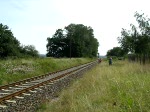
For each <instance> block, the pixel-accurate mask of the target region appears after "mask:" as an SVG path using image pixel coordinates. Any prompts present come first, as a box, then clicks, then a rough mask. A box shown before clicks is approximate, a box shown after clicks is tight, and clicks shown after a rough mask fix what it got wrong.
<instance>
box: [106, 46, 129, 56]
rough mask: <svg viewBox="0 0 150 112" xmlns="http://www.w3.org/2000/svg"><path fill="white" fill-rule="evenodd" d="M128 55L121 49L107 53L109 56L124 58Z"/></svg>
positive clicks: (117, 48)
mask: <svg viewBox="0 0 150 112" xmlns="http://www.w3.org/2000/svg"><path fill="white" fill-rule="evenodd" d="M126 53H127V52H125V51H124V50H123V49H122V48H121V47H114V48H113V49H110V50H108V51H107V56H116V57H123V56H124V55H125V54H126Z"/></svg>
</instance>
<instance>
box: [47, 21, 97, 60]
mask: <svg viewBox="0 0 150 112" xmlns="http://www.w3.org/2000/svg"><path fill="white" fill-rule="evenodd" d="M47 41H48V44H47V46H46V47H47V56H48V57H70V58H71V57H96V56H97V52H98V46H99V43H98V41H97V39H96V38H94V34H93V29H92V28H91V27H87V26H84V25H82V24H70V25H68V26H66V27H65V28H64V29H58V30H56V32H55V34H54V35H53V36H52V38H50V37H49V38H47Z"/></svg>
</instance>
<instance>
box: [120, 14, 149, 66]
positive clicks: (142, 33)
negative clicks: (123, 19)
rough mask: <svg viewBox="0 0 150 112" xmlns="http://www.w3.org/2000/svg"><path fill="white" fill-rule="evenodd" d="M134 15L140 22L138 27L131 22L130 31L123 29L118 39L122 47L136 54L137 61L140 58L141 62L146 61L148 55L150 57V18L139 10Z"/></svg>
mask: <svg viewBox="0 0 150 112" xmlns="http://www.w3.org/2000/svg"><path fill="white" fill-rule="evenodd" d="M134 16H135V17H136V21H137V22H138V27H136V26H135V25H133V24H131V30H130V31H127V30H125V29H122V32H121V37H119V38H118V41H119V43H120V44H121V48H122V49H124V50H126V51H127V52H128V53H130V54H134V56H136V58H137V61H138V60H140V62H141V60H143V63H145V60H146V57H150V25H149V20H150V19H148V18H145V17H144V14H139V13H137V12H136V13H135V15H134ZM139 58H140V59H139ZM134 60H135V59H134ZM149 60H150V59H149Z"/></svg>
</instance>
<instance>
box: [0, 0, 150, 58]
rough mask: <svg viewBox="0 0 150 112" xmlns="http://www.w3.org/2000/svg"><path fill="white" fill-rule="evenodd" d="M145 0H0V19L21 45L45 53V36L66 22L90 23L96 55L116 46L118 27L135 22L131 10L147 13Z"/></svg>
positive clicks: (118, 33) (147, 4)
mask: <svg viewBox="0 0 150 112" xmlns="http://www.w3.org/2000/svg"><path fill="white" fill-rule="evenodd" d="M149 4H150V1H149V0H0V23H2V24H3V25H7V26H9V28H10V29H11V31H12V32H13V34H14V36H15V37H16V38H17V39H18V40H19V41H20V43H21V44H24V45H34V46H35V47H36V49H37V50H38V51H39V53H41V54H46V44H47V40H46V39H47V37H52V35H53V34H54V33H55V31H56V29H58V28H62V29H63V28H64V27H65V26H67V25H69V24H70V23H75V24H83V25H85V26H91V27H92V28H93V30H94V35H95V38H97V39H98V41H99V44H100V46H99V53H100V55H106V53H107V51H108V50H109V49H112V48H113V47H116V46H119V44H118V41H117V37H119V36H120V32H121V29H122V28H126V29H129V28H130V27H129V26H130V23H134V22H135V18H134V13H135V12H136V11H138V12H139V13H142V12H143V13H145V14H146V15H148V17H150V7H149Z"/></svg>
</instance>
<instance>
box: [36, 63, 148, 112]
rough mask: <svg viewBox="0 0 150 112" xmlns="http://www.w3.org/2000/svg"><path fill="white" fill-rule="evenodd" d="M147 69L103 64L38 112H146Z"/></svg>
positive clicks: (118, 64)
mask: <svg viewBox="0 0 150 112" xmlns="http://www.w3.org/2000/svg"><path fill="white" fill-rule="evenodd" d="M149 68H150V65H145V66H142V65H139V64H137V63H128V62H123V61H120V62H119V61H118V62H117V61H116V62H114V63H113V65H112V66H109V65H108V63H106V62H102V63H101V64H99V65H98V66H96V67H95V68H94V69H92V70H90V71H89V72H88V73H85V75H84V77H83V78H81V79H79V80H76V81H74V83H73V84H72V85H71V86H70V87H69V88H67V89H65V90H64V91H62V92H61V93H60V96H59V98H58V100H56V101H53V100H52V101H51V102H46V104H43V106H42V107H44V108H41V109H40V110H38V112H149V111H150V69H149Z"/></svg>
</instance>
